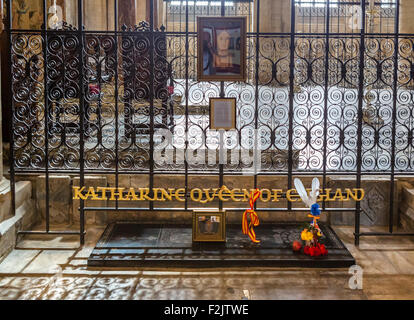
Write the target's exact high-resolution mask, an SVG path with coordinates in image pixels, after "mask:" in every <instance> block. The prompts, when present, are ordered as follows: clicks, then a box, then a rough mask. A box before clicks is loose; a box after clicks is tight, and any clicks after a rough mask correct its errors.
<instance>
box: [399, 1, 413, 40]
mask: <svg viewBox="0 0 414 320" xmlns="http://www.w3.org/2000/svg"><path fill="white" fill-rule="evenodd" d="M413 17H414V2H413V1H412V0H400V32H401V33H414V23H413Z"/></svg>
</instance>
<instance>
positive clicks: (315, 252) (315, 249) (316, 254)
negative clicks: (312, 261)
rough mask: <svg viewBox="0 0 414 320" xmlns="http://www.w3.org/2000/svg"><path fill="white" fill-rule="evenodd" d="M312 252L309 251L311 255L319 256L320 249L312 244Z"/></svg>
mask: <svg viewBox="0 0 414 320" xmlns="http://www.w3.org/2000/svg"><path fill="white" fill-rule="evenodd" d="M312 249H313V250H312V252H311V256H313V257H319V256H320V255H321V249H319V247H317V246H314V247H312Z"/></svg>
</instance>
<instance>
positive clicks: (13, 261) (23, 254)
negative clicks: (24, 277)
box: [0, 250, 40, 274]
mask: <svg viewBox="0 0 414 320" xmlns="http://www.w3.org/2000/svg"><path fill="white" fill-rule="evenodd" d="M39 253H40V250H13V251H12V252H11V253H10V254H9V255H8V256H7V257H6V258H5V259H4V260H3V261H2V262H1V263H0V274H1V273H20V272H22V271H23V269H24V268H25V267H26V266H27V265H28V264H29V263H30V262H31V261H32V260H33V259H35V257H36V256H37V255H38V254H39Z"/></svg>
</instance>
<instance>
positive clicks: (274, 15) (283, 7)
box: [255, 0, 291, 32]
mask: <svg viewBox="0 0 414 320" xmlns="http://www.w3.org/2000/svg"><path fill="white" fill-rule="evenodd" d="M290 5H291V0H261V1H260V17H259V19H260V32H290ZM255 17H256V15H255Z"/></svg>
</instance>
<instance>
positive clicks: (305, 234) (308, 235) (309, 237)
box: [301, 229, 313, 241]
mask: <svg viewBox="0 0 414 320" xmlns="http://www.w3.org/2000/svg"><path fill="white" fill-rule="evenodd" d="M301 238H302V240H303V241H310V240H312V239H313V234H312V232H309V231H308V229H305V230H303V231H302V233H301Z"/></svg>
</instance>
